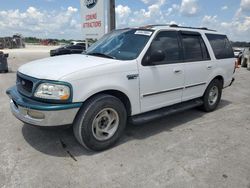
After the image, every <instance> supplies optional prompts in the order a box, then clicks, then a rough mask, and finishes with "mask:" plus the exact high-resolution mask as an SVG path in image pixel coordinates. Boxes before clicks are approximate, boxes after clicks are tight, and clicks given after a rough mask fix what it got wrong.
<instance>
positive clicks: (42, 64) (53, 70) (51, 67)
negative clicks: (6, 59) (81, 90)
mask: <svg viewBox="0 0 250 188" xmlns="http://www.w3.org/2000/svg"><path fill="white" fill-rule="evenodd" d="M115 62H117V60H113V59H108V58H102V57H95V56H88V55H83V54H78V55H63V56H56V57H50V58H46V59H40V60H36V61H33V62H30V63H27V64H25V65H23V66H21V67H20V68H19V69H18V71H19V72H20V73H22V74H25V75H27V76H31V77H34V78H38V79H47V80H60V78H62V77H64V76H67V75H68V74H72V73H74V72H77V71H81V70H83V69H91V68H94V67H97V66H104V65H107V64H111V63H115Z"/></svg>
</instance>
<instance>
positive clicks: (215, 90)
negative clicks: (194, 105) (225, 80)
mask: <svg viewBox="0 0 250 188" xmlns="http://www.w3.org/2000/svg"><path fill="white" fill-rule="evenodd" d="M222 88H223V84H222V82H221V81H220V80H218V79H215V80H213V81H212V82H211V83H210V84H209V85H208V87H207V89H206V91H205V94H204V96H203V98H202V99H203V106H202V110H204V111H206V112H212V111H214V110H215V109H216V108H217V106H218V104H219V103H220V100H221V94H222Z"/></svg>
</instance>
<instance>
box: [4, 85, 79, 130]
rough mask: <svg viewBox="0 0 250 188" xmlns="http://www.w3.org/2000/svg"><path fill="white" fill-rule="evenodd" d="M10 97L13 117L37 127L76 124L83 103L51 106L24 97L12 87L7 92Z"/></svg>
mask: <svg viewBox="0 0 250 188" xmlns="http://www.w3.org/2000/svg"><path fill="white" fill-rule="evenodd" d="M6 93H7V95H8V96H9V97H10V99H11V100H10V108H11V112H12V113H13V115H14V116H15V117H16V118H17V119H19V120H21V121H22V122H24V123H27V124H31V125H37V126H60V125H70V124H72V123H73V122H74V119H75V117H76V114H77V112H78V111H79V109H80V107H81V105H82V103H72V104H49V103H42V102H38V101H34V100H32V99H29V98H27V97H24V96H22V95H21V94H20V93H19V92H18V91H17V89H16V87H12V88H10V89H8V90H7V91H6Z"/></svg>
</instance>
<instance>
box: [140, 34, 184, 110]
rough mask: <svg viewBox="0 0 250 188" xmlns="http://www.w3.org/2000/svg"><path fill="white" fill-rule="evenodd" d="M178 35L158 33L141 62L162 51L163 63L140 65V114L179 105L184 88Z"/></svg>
mask: <svg viewBox="0 0 250 188" xmlns="http://www.w3.org/2000/svg"><path fill="white" fill-rule="evenodd" d="M180 46H181V45H180V41H179V38H178V32H176V31H161V32H159V33H158V34H157V35H156V37H155V38H154V40H153V41H152V43H151V46H150V47H149V49H148V51H147V53H146V54H145V56H144V59H147V58H149V61H151V60H150V55H151V54H152V52H153V51H158V50H160V51H162V52H163V53H164V55H165V59H164V60H162V61H160V62H150V63H149V64H147V65H143V62H142V65H140V67H139V72H140V94H141V110H142V112H146V111H150V110H154V109H158V108H161V107H165V106H168V105H172V104H176V103H179V102H181V97H182V91H183V88H184V67H183V63H182V60H183V58H182V50H181V47H180Z"/></svg>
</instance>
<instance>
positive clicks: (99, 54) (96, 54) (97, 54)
mask: <svg viewBox="0 0 250 188" xmlns="http://www.w3.org/2000/svg"><path fill="white" fill-rule="evenodd" d="M86 55H93V56H99V57H106V58H110V59H116V58H115V57H113V56H110V55H107V54H102V53H98V52H93V53H86Z"/></svg>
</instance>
